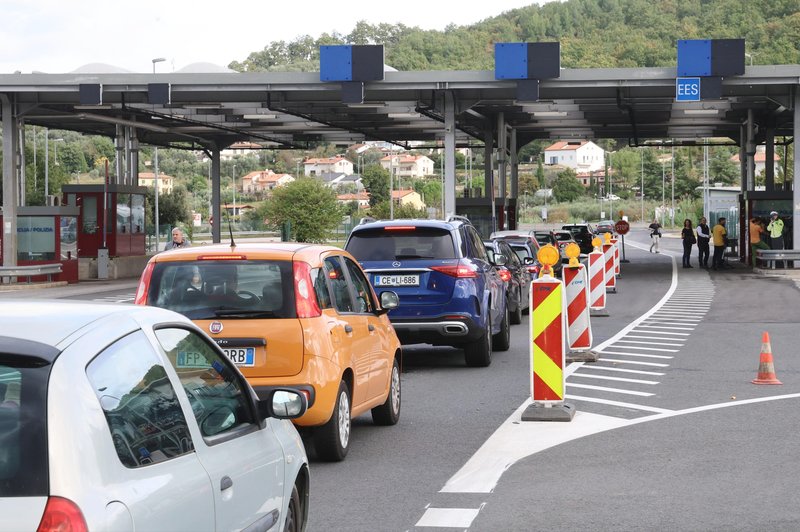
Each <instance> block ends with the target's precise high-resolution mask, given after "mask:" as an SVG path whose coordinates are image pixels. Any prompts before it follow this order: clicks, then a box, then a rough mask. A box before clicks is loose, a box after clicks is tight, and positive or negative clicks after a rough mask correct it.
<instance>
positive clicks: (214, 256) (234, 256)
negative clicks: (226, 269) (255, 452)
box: [196, 255, 247, 260]
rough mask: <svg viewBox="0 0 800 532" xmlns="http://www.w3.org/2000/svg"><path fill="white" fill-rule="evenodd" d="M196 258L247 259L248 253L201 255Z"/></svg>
mask: <svg viewBox="0 0 800 532" xmlns="http://www.w3.org/2000/svg"><path fill="white" fill-rule="evenodd" d="M196 260H247V255H200V256H199V257H197V259H196Z"/></svg>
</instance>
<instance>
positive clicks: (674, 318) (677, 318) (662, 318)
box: [648, 312, 703, 323]
mask: <svg viewBox="0 0 800 532" xmlns="http://www.w3.org/2000/svg"><path fill="white" fill-rule="evenodd" d="M648 321H679V322H692V323H697V322H699V321H703V318H694V317H692V318H682V317H680V316H673V315H664V314H661V313H660V312H658V313H656V314H653V315H652V316H651V317H650V319H649V320H648Z"/></svg>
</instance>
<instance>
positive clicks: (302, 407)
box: [258, 388, 308, 419]
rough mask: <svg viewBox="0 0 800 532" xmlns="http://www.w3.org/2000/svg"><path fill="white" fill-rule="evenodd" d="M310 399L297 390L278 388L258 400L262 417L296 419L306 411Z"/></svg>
mask: <svg viewBox="0 0 800 532" xmlns="http://www.w3.org/2000/svg"><path fill="white" fill-rule="evenodd" d="M306 410H308V400H307V399H306V396H305V395H303V394H302V393H300V392H298V391H297V390H291V389H288V388H278V389H275V390H272V391H271V392H270V393H269V395H268V396H267V397H266V398H264V399H260V400H259V401H258V414H259V416H260V417H261V419H266V418H268V417H274V418H275V419H295V418H298V417H300V416H302V415H303V414H305V413H306Z"/></svg>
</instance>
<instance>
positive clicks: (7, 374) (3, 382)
mask: <svg viewBox="0 0 800 532" xmlns="http://www.w3.org/2000/svg"><path fill="white" fill-rule="evenodd" d="M22 361H24V359H22V358H21V357H20V359H19V360H15V359H14V358H13V357H12V356H3V355H0V497H33V496H45V495H47V492H48V475H47V467H48V466H47V424H46V420H47V379H48V375H49V373H50V365H41V364H36V365H25V364H24V363H22Z"/></svg>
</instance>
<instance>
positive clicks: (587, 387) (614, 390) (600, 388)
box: [569, 382, 655, 397]
mask: <svg viewBox="0 0 800 532" xmlns="http://www.w3.org/2000/svg"><path fill="white" fill-rule="evenodd" d="M569 388H583V389H585V390H597V391H598V392H612V393H621V394H623V395H638V396H639V397H652V396H654V395H655V394H654V393H650V392H637V391H635V390H623V389H622V388H606V387H605V386H594V385H592V384H578V383H576V382H570V383H569Z"/></svg>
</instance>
